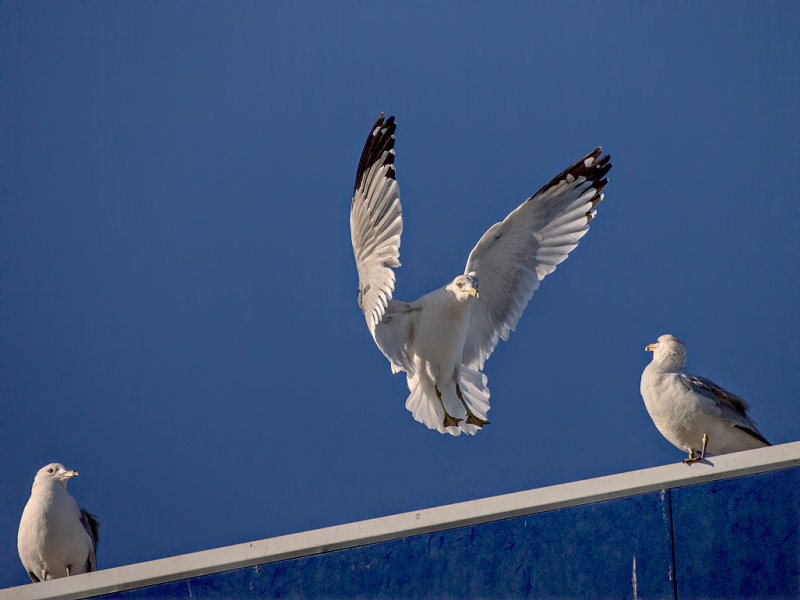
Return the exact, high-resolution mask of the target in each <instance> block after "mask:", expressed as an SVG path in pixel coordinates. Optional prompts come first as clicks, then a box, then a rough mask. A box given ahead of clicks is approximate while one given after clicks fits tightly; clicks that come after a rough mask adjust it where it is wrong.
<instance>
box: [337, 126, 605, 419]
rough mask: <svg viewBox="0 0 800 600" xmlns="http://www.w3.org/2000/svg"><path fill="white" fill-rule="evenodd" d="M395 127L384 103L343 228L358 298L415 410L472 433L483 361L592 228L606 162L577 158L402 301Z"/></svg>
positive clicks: (481, 406)
mask: <svg viewBox="0 0 800 600" xmlns="http://www.w3.org/2000/svg"><path fill="white" fill-rule="evenodd" d="M395 127H396V123H395V119H394V117H389V118H388V119H384V117H383V113H381V115H380V116H379V117H378V119H377V121H375V124H374V125H373V126H372V129H371V130H370V133H369V135H368V136H367V141H366V143H365V144H364V150H363V152H362V154H361V160H360V161H359V164H358V170H357V172H356V182H355V191H354V193H353V200H352V203H351V207H350V234H351V238H352V242H353V252H354V254H355V259H356V267H357V269H358V288H359V294H358V304H359V306H360V307H361V310H362V311H363V312H364V317H365V318H366V321H367V327H368V328H369V331H370V333H371V334H372V337H373V338H374V339H375V343H376V344H377V345H378V348H380V350H381V351H382V352H383V354H384V355H385V356H386V358H388V359H389V363H390V364H391V369H392V372H393V373H398V372H400V371H404V372H405V373H406V379H407V383H408V389H409V390H410V392H411V393H410V394H409V396H408V399H407V400H406V408H407V409H408V410H409V411H411V413H412V415H413V416H414V419H416V420H417V421H419V422H420V423H424V424H425V425H426V426H427V427H429V428H430V429H436V430H437V431H439V432H441V433H445V432H446V433H449V434H451V435H459V434H460V433H461V432H462V431H463V432H466V433H469V434H473V435H474V434H475V433H476V432H477V431H478V430H479V429H481V428H482V427H483V426H484V425H487V424H488V421H487V413H488V411H489V389H488V388H487V387H486V383H487V378H486V375H484V374H483V373H482V372H481V371H482V369H483V365H484V362H485V361H486V359H487V358H489V356H490V355H491V354H492V351H493V350H494V348H495V346H496V345H497V342H498V340H499V339H501V338H502V339H504V340H507V339H508V335H509V333H510V332H512V331H514V328H515V327H516V325H517V322H518V321H519V318H520V317H521V316H522V312H523V310H525V306H527V304H528V302H529V301H530V299H531V297H532V296H533V293H534V292H535V291H536V289H537V288H538V287H539V283H540V282H541V281H542V279H544V278H545V276H546V275H549V274H550V273H552V272H553V271H554V270H555V268H556V265H558V264H559V263H560V262H561V261H563V260H564V259H565V258H567V255H568V254H569V253H570V251H572V250H573V249H574V248H575V247H576V246H577V245H578V241H579V240H580V239H581V238H582V237H583V236H584V235H585V234H586V232H587V231H588V230H589V221H591V220H592V218H593V217H594V216H595V211H594V210H593V209H594V207H595V205H596V204H597V203H598V202H600V201H601V200H602V199H603V194H602V193H601V192H602V190H603V188H604V187H605V186H606V184H607V183H608V180H607V179H605V176H606V174H607V173H608V171H609V169H610V168H611V162H609V156H608V155H606V156H602V157H601V149H600V148H597V149H596V150H594V151H592V152H590V153H589V154H587V155H586V156H584V157H583V158H581V159H580V160H579V161H577V162H576V163H575V164H573V165H572V166H571V167H569V168H568V169H566V170H565V171H564V172H563V173H561V174H560V175H558V176H557V177H555V178H554V179H553V180H552V181H550V183H548V184H547V185H545V186H544V187H543V188H542V189H540V190H539V191H538V192H536V193H535V194H534V195H533V196H531V197H530V198H528V199H527V200H525V202H523V203H522V204H520V205H519V206H518V207H517V208H516V209H514V210H513V211H512V212H511V214H509V215H508V216H507V217H506V218H505V219H504V220H503V221H501V222H500V223H496V224H494V225H492V226H491V227H490V228H489V229H488V230H487V231H486V233H484V234H483V237H481V239H480V240H479V241H478V243H477V245H476V246H475V247H474V248H473V249H472V252H471V253H470V255H469V258H468V259H467V266H466V268H465V270H464V274H463V275H458V276H457V277H456V278H455V279H453V280H452V281H451V282H450V283H448V284H447V285H445V286H444V287H442V288H439V289H438V290H434V291H432V292H430V293H428V294H425V295H424V296H422V297H421V298H418V299H417V300H415V301H413V302H403V301H401V300H395V299H394V298H393V297H392V296H393V293H394V283H395V275H394V271H393V269H394V268H396V267H399V266H400V261H399V256H400V236H401V234H402V232H403V216H402V208H401V205H400V193H399V188H398V184H397V180H396V178H395V167H394V159H395V152H394V143H395V136H394V133H395ZM479 290H480V293H479Z"/></svg>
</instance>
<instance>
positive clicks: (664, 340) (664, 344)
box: [645, 333, 686, 371]
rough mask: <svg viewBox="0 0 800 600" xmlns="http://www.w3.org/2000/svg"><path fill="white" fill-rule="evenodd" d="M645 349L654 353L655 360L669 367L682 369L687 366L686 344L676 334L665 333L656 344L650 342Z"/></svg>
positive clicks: (677, 369)
mask: <svg viewBox="0 0 800 600" xmlns="http://www.w3.org/2000/svg"><path fill="white" fill-rule="evenodd" d="M645 350H647V351H648V352H652V353H653V362H656V363H659V364H661V365H663V366H664V367H667V368H669V369H674V370H676V371H680V370H682V369H683V367H684V366H686V346H685V345H684V343H683V342H682V341H680V340H679V339H678V338H676V337H675V336H674V335H670V334H668V333H665V334H664V335H661V336H659V337H658V341H657V342H656V343H655V344H648V345H647V346H645Z"/></svg>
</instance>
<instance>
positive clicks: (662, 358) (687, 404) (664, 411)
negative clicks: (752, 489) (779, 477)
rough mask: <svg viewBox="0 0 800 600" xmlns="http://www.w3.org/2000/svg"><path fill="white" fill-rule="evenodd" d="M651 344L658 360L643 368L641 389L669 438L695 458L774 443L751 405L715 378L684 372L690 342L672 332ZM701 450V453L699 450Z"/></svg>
mask: <svg viewBox="0 0 800 600" xmlns="http://www.w3.org/2000/svg"><path fill="white" fill-rule="evenodd" d="M645 350H647V351H648V352H650V351H652V352H653V360H652V362H651V363H650V364H649V365H647V367H645V369H644V372H643V373H642V383H641V392H642V398H643V399H644V405H645V407H647V412H648V413H650V418H651V419H653V423H655V426H656V427H657V428H658V430H659V431H660V432H661V435H663V436H664V437H665V438H667V440H668V441H669V442H671V443H672V444H673V445H674V446H676V447H677V448H679V449H681V450H686V451H688V452H689V457H688V458H686V459H685V460H684V461H683V462H685V463H687V464H689V463H694V462H697V461H700V460H703V458H705V455H706V453H708V454H727V453H728V452H740V451H742V450H752V449H754V448H762V447H764V446H769V445H770V443H769V442H768V441H767V440H766V439H764V436H763V435H761V433H760V432H759V431H758V428H757V427H756V424H755V423H754V422H753V420H752V419H751V418H750V417H749V416H747V411H748V409H749V408H750V406H749V405H748V404H747V402H745V401H744V400H742V399H741V398H739V396H736V395H735V394H731V393H730V392H728V391H726V390H724V389H722V388H721V387H719V386H718V385H717V384H716V383H714V382H713V381H711V380H710V379H705V378H704V377H699V376H697V375H689V374H687V373H684V372H683V369H684V367H685V366H686V346H685V345H684V344H683V342H682V341H680V340H679V339H678V338H676V337H674V336H672V335H669V334H666V335H662V336H660V337H659V338H658V341H657V342H656V343H655V344H649V345H648V346H647V347H646V348H645ZM698 452H699V453H700V456H695V453H698Z"/></svg>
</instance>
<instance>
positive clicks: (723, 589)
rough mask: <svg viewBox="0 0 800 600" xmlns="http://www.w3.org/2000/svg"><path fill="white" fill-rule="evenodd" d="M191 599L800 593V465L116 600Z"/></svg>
mask: <svg viewBox="0 0 800 600" xmlns="http://www.w3.org/2000/svg"><path fill="white" fill-rule="evenodd" d="M687 468H688V467H687ZM634 561H635V565H634ZM634 581H635V582H634ZM190 595H191V597H192V598H198V599H205V598H209V599H211V598H565V597H566V598H594V599H602V598H634V597H638V598H642V599H644V598H676V597H677V598H680V599H681V600H684V599H694V598H800V467H796V468H792V469H785V470H781V471H774V472H771V473H761V474H758V475H750V476H747V477H739V478H736V479H727V480H723V481H717V482H711V483H705V484H699V485H694V486H688V487H683V488H675V489H673V490H670V491H666V492H654V493H650V494H642V495H639V496H632V497H629V498H621V499H618V500H609V501H605V502H598V503H595V504H590V505H586V506H578V507H574V508H567V509H563V510H556V511H550V512H545V513H539V514H536V515H530V516H527V517H518V518H514V519H506V520H502V521H495V522H491V523H485V524H482V525H475V526H470V527H461V528H458V529H450V530H447V531H440V532H436V533H430V534H425V535H417V536H412V537H408V538H403V539H399V540H394V541H390V542H382V543H378V544H370V545H367V546H361V547H358V548H352V549H349V550H340V551H336V552H328V553H326V554H320V555H316V556H308V557H304V558H299V559H293V560H286V561H281V562H275V563H269V564H265V565H259V566H255V567H248V568H243V569H236V570H234V571H227V572H224V573H217V574H214V575H207V576H204V577H196V578H193V579H188V580H183V581H177V582H172V583H167V584H162V585H157V586H152V587H148V588H141V589H138V590H130V591H127V592H120V593H116V594H109V595H106V596H102V598H108V599H111V598H114V599H120V600H122V599H124V600H135V599H136V600H138V599H145V598H164V597H189V596H190Z"/></svg>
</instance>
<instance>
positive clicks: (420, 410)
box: [406, 367, 489, 435]
mask: <svg viewBox="0 0 800 600" xmlns="http://www.w3.org/2000/svg"><path fill="white" fill-rule="evenodd" d="M407 382H408V389H409V390H411V393H410V394H409V395H408V399H407V400H406V408H407V409H408V410H409V411H410V412H411V414H412V415H413V416H414V419H415V420H416V421H418V422H419V423H422V424H423V425H425V426H426V427H428V429H435V430H436V431H438V432H439V433H449V434H450V435H461V433H462V432H464V433H468V434H470V435H475V433H476V432H477V431H478V430H479V429H480V427H479V426H477V425H472V424H470V423H467V422H466V418H467V412H466V410H465V409H464V405H463V404H461V401H460V400H459V398H458V394H457V392H456V386H455V383H454V382H451V383H449V384H448V385H446V386H443V387H442V388H440V389H439V393H440V394H441V396H442V402H443V403H444V406H445V408H446V409H447V412H448V414H449V415H450V416H452V417H456V418H457V419H461V421H459V423H458V426H451V427H445V426H444V412H443V411H442V405H441V403H440V402H439V399H438V398H437V397H436V389H435V387H434V383H433V381H432V380H431V379H430V377H428V376H427V374H426V373H424V372H422V371H416V372H414V373H409V374H408V378H407ZM486 382H487V378H486V375H484V374H483V373H481V372H480V371H476V370H474V369H470V368H469V367H462V368H461V382H460V385H459V387H460V389H461V396H462V397H463V399H464V402H465V403H466V404H467V406H468V407H469V409H470V411H471V412H472V414H473V415H475V416H476V417H478V418H479V419H483V420H485V419H486V415H487V413H488V412H489V389H488V388H487V387H486Z"/></svg>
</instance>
